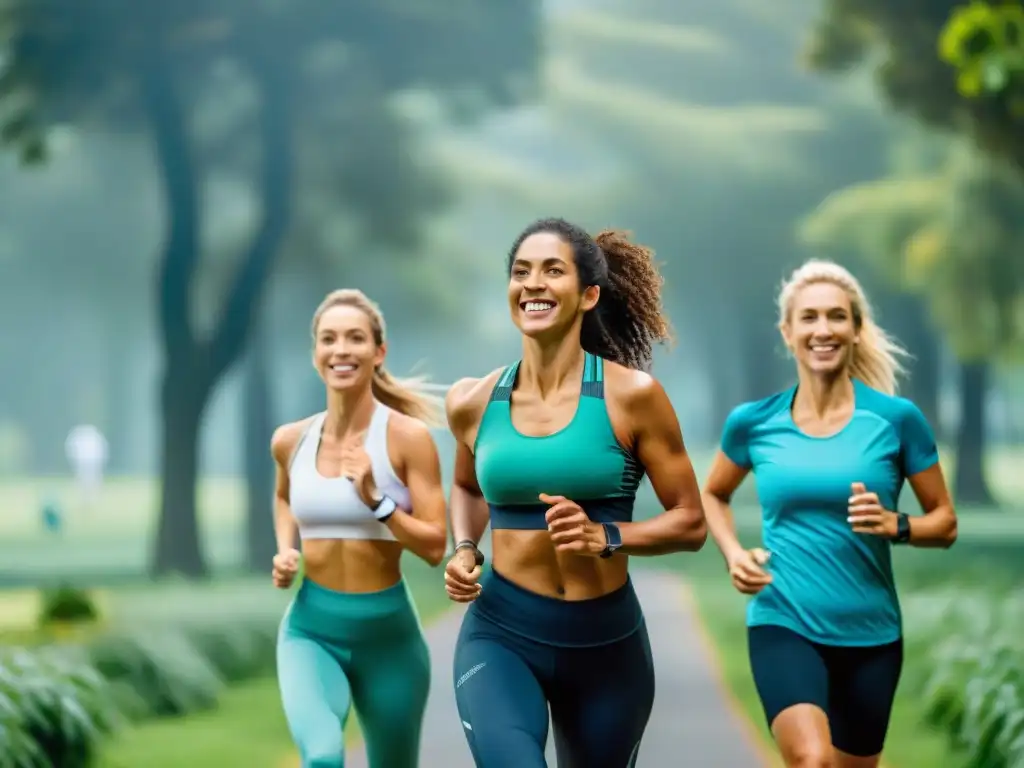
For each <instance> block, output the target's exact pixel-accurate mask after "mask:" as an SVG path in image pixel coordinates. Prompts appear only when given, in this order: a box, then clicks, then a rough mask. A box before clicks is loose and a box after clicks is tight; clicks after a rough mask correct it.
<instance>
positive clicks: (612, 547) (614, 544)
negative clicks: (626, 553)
mask: <svg viewBox="0 0 1024 768" xmlns="http://www.w3.org/2000/svg"><path fill="white" fill-rule="evenodd" d="M601 527H602V528H604V539H605V541H606V542H607V544H605V547H604V550H603V551H602V552H601V557H603V558H609V557H611V556H612V555H614V554H615V551H616V550H617V549H618V548H619V547H621V546H622V532H621V531H619V526H617V525H615V523H601Z"/></svg>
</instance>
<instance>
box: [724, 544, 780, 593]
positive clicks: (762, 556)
mask: <svg viewBox="0 0 1024 768" xmlns="http://www.w3.org/2000/svg"><path fill="white" fill-rule="evenodd" d="M769 557H771V555H770V554H769V553H768V552H766V551H765V550H763V549H761V548H760V547H755V548H754V549H741V550H740V551H739V552H737V553H736V554H735V555H733V556H732V557H731V558H729V562H728V565H729V577H730V578H731V579H732V585H733V586H734V587H736V589H738V590H739V591H740V592H742V593H743V594H744V595H756V594H757V593H758V592H760V591H761V590H762V589H764V588H765V587H767V586H768V585H769V584H771V583H772V576H771V574H770V573H768V572H767V571H766V570H765V569H764V566H765V564H767V562H768V558H769Z"/></svg>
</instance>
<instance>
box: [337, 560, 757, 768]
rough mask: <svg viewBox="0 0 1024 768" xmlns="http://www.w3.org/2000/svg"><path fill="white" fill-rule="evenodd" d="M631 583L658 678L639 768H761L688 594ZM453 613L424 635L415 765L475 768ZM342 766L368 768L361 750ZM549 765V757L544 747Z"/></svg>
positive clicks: (640, 577)
mask: <svg viewBox="0 0 1024 768" xmlns="http://www.w3.org/2000/svg"><path fill="white" fill-rule="evenodd" d="M633 581H634V583H635V585H636V589H637V592H638V593H639V595H640V600H641V602H642V603H643V606H644V613H645V615H646V617H647V626H648V630H649V632H650V635H651V647H652V651H653V654H654V666H655V670H656V674H657V692H656V694H655V701H654V711H653V713H652V715H651V722H650V724H649V725H648V727H647V732H646V734H645V736H644V740H643V743H642V744H641V746H640V758H639V760H638V762H637V766H638V768H674V767H675V766H689V767H690V768H764V767H765V766H767V765H768V762H767V761H766V759H765V757H764V753H763V752H762V751H761V750H760V748H759V746H758V744H757V743H756V740H755V739H756V737H755V736H754V735H753V732H752V730H751V728H750V726H749V724H748V723H747V722H745V721H744V720H743V717H742V715H741V714H740V713H738V712H736V711H735V710H734V708H733V707H732V706H731V702H730V700H729V697H728V694H727V693H726V691H725V690H724V689H723V687H722V684H721V682H720V680H719V677H718V674H719V673H718V668H717V665H716V661H715V658H714V656H713V654H712V652H711V651H710V649H709V648H708V645H707V643H706V641H705V639H704V635H703V633H702V629H701V627H700V624H699V619H698V617H697V616H696V612H695V610H694V608H693V605H692V602H691V601H690V600H688V599H687V596H688V592H687V587H686V585H685V583H684V582H683V581H681V580H680V579H679V578H678V577H675V576H672V575H670V574H667V573H661V572H657V571H653V570H646V569H634V570H633ZM463 610H464V609H462V608H458V609H455V610H453V611H451V612H449V613H447V614H446V615H444V616H443V617H441V618H440V619H439V620H438V621H435V622H434V623H433V624H432V625H431V626H430V627H429V628H428V629H427V638H428V640H429V642H430V653H431V658H432V659H433V661H434V675H433V682H432V688H431V692H430V704H429V705H428V708H427V714H426V720H425V722H424V724H423V744H422V749H421V752H420V755H421V759H420V765H422V766H424V768H435V766H438V767H440V766H443V767H444V768H474V765H473V760H472V758H471V756H470V754H469V748H468V747H467V746H466V740H465V738H464V737H463V735H462V725H461V723H460V720H459V716H458V713H457V710H456V708H455V693H454V690H453V687H452V672H451V659H452V649H453V648H454V646H455V639H456V637H457V636H458V632H459V624H460V622H461V619H462V613H463ZM347 758H348V759H346V761H345V762H346V765H350V766H352V768H368V766H367V762H366V755H365V752H364V751H363V750H362V749H361V748H360V747H355V748H353V749H351V750H350V751H349V755H348V756H347ZM548 765H549V766H550V768H554V766H555V759H554V751H553V749H552V747H551V743H550V739H549V743H548Z"/></svg>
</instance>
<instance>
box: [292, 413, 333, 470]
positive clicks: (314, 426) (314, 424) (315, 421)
mask: <svg viewBox="0 0 1024 768" xmlns="http://www.w3.org/2000/svg"><path fill="white" fill-rule="evenodd" d="M326 416H327V412H326V411H324V412H322V413H318V414H317V415H316V416H314V417H313V418H312V419H310V421H309V424H307V425H306V428H305V429H304V430H302V434H301V435H300V436H299V441H298V442H297V443H296V444H295V450H293V451H292V456H291V458H290V459H289V460H288V472H289V473H291V470H292V467H293V466H295V460H296V459H297V458H298V457H299V451H301V450H302V447H303V445H305V443H306V441H307V440H308V439H309V436H310V434H311V433H314V432H315V433H316V434H317V435H319V433H320V429H321V428H322V427H323V423H324V418H325V417H326Z"/></svg>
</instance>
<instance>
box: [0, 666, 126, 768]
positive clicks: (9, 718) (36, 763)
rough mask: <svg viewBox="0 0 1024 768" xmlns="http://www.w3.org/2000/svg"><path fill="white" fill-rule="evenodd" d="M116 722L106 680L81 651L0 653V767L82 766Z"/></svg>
mask: <svg viewBox="0 0 1024 768" xmlns="http://www.w3.org/2000/svg"><path fill="white" fill-rule="evenodd" d="M117 722H118V711H117V709H116V707H115V706H114V704H113V702H112V701H111V700H110V699H109V698H108V697H107V689H106V683H105V681H104V680H103V679H102V677H101V676H100V675H98V674H97V673H96V671H95V669H93V668H92V667H91V665H89V664H88V663H87V662H86V661H85V660H84V659H83V658H82V654H81V653H79V652H76V651H75V650H73V649H69V648H47V649H35V650H28V649H25V648H6V649H3V650H2V651H0V766H2V768H53V766H60V767H61V768H86V766H88V765H89V764H90V763H91V760H92V758H93V756H94V755H95V753H96V746H97V743H98V741H99V739H100V737H101V736H102V735H104V734H106V733H109V732H111V731H112V730H113V728H114V726H115V725H116V724H117Z"/></svg>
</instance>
